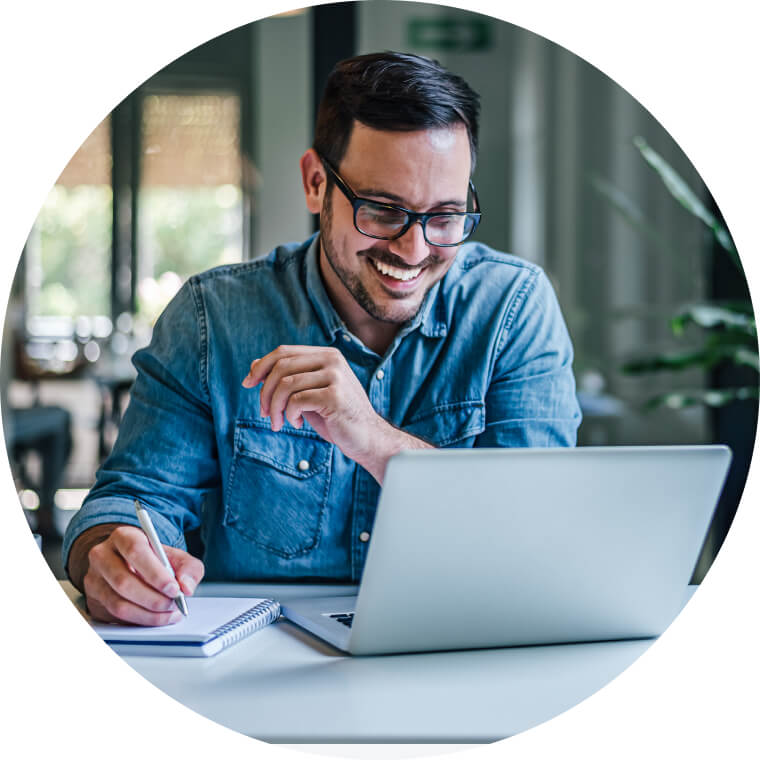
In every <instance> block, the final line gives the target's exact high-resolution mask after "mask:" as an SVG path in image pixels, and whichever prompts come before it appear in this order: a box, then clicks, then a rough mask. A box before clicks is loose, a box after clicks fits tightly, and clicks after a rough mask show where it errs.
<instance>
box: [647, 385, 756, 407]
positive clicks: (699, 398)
mask: <svg viewBox="0 0 760 760" xmlns="http://www.w3.org/2000/svg"><path fill="white" fill-rule="evenodd" d="M759 397H760V389H758V387H757V386H756V385H747V386H742V387H740V388H721V389H720V390H718V389H715V388H708V389H705V390H702V389H697V390H687V391H676V392H672V393H663V394H662V395H660V396H655V397H654V398H652V399H650V400H649V401H647V402H646V404H645V405H644V409H645V410H646V411H652V410H654V409H659V408H660V407H663V406H667V407H668V408H669V409H683V408H684V407H687V406H696V405H697V404H704V405H705V406H710V407H719V406H725V405H726V404H730V403H731V402H732V401H745V400H747V399H753V398H759Z"/></svg>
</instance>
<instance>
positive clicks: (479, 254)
mask: <svg viewBox="0 0 760 760" xmlns="http://www.w3.org/2000/svg"><path fill="white" fill-rule="evenodd" d="M456 265H457V270H458V272H459V273H461V274H468V275H469V276H471V277H476V278H488V277H491V276H494V275H499V276H501V277H507V278H515V277H519V278H522V277H536V276H537V275H539V274H540V273H541V272H542V271H543V270H542V269H541V267H540V266H539V265H538V264H534V263H533V262H532V261H527V260H526V259H521V258H520V257H519V256H515V255H514V254H512V253H504V252H503V251H497V250H496V249H495V248H491V247H490V246H488V245H485V244H484V243H465V244H464V245H463V246H462V247H461V248H460V249H459V253H458V255H457V260H456Z"/></svg>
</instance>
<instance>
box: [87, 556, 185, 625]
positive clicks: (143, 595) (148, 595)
mask: <svg viewBox="0 0 760 760" xmlns="http://www.w3.org/2000/svg"><path fill="white" fill-rule="evenodd" d="M90 571H91V572H90V574H91V575H92V579H91V580H94V579H95V578H97V580H98V582H100V581H101V580H102V582H103V583H104V584H105V585H106V586H107V587H108V588H109V589H111V590H112V591H113V592H114V593H115V594H116V595H117V596H118V597H119V598H121V599H124V600H127V601H129V602H130V603H133V604H135V605H139V606H140V607H141V608H143V609H144V610H150V611H152V612H166V611H167V610H170V609H171V606H172V599H173V598H174V596H177V594H176V593H175V594H174V595H173V596H170V595H169V594H162V593H160V592H158V591H157V590H156V589H155V588H153V587H152V586H150V585H149V584H148V583H146V581H145V580H144V579H143V578H142V577H141V576H138V575H136V574H135V573H134V572H132V570H131V568H130V566H129V564H128V563H127V562H126V561H125V559H124V557H123V556H122V555H121V554H119V552H118V551H117V550H116V548H115V547H114V546H113V545H112V544H111V543H110V542H108V541H104V542H103V543H102V544H98V546H95V547H93V549H92V551H91V552H90ZM175 586H176V582H175ZM99 587H100V586H98V588H99ZM176 587H177V591H179V587H178V586H176ZM99 598H101V601H102V595H100V597H99ZM114 614H115V613H114ZM122 619H123V618H122Z"/></svg>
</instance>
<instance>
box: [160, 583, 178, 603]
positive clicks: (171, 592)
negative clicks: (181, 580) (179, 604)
mask: <svg viewBox="0 0 760 760" xmlns="http://www.w3.org/2000/svg"><path fill="white" fill-rule="evenodd" d="M161 593H162V594H164V595H165V596H168V597H170V598H171V599H174V597H175V596H179V586H178V585H177V584H176V582H175V581H172V582H171V583H167V584H166V585H165V586H164V587H163V588H162V589H161Z"/></svg>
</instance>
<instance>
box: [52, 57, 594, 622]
mask: <svg viewBox="0 0 760 760" xmlns="http://www.w3.org/2000/svg"><path fill="white" fill-rule="evenodd" d="M478 109H479V104H478V96H477V94H476V93H475V92H473V90H472V89H470V87H469V86H468V85H467V84H466V83H465V82H464V80H462V79H461V78H460V77H458V76H455V75H453V74H451V73H450V72H448V71H446V70H445V69H443V68H442V67H441V66H439V65H438V64H437V63H436V62H434V61H430V60H428V59H426V58H421V57H417V56H410V55H400V54H394V53H384V54H376V55H370V56H361V57H357V58H354V59H350V60H347V61H344V62H342V63H340V64H338V65H337V66H336V68H335V69H334V71H333V72H332V74H331V76H330V78H329V81H328V83H327V87H326V90H325V95H324V98H323V100H322V103H321V104H320V109H319V114H318V118H317V126H316V133H315V139H314V147H313V148H310V149H309V150H307V151H306V153H305V154H304V155H303V157H302V158H301V164H300V166H301V173H302V178H303V186H304V192H305V196H306V205H307V207H308V209H309V211H311V212H312V213H315V214H319V215H320V230H321V231H320V234H319V235H318V236H314V237H313V238H312V239H311V240H308V241H306V242H305V243H303V244H300V245H294V244H291V245H288V246H281V247H280V248H278V249H276V250H275V251H273V252H272V253H271V254H270V255H269V256H268V257H266V258H265V259H260V260H256V261H252V262H248V263H244V264H239V265H233V266H226V267H221V268H217V269H214V270H211V271H209V272H205V273H203V274H200V275H196V276H195V277H192V278H191V279H190V280H189V281H188V282H187V283H186V284H185V286H184V287H183V288H182V290H181V291H180V292H179V293H178V295H177V296H176V297H175V299H174V300H173V302H172V303H171V304H170V305H169V306H168V307H167V309H166V311H165V313H164V314H163V315H162V317H161V318H160V319H159V321H158V322H157V324H156V327H155V330H154V335H153V340H152V342H151V345H150V346H149V347H148V348H147V349H144V350H142V351H139V352H138V353H137V354H136V355H135V358H134V363H135V365H136V367H137V369H138V378H137V380H136V382H135V385H134V388H133V391H132V396H131V401H130V405H129V408H128V410H127V412H126V413H125V416H124V420H123V422H122V425H121V429H120V433H119V439H118V441H117V443H116V446H115V448H114V451H113V453H112V455H111V456H110V457H109V459H108V460H107V461H106V462H105V464H104V466H103V467H102V469H101V470H100V472H99V473H98V476H97V482H96V485H95V486H94V488H93V489H92V491H91V492H90V494H89V496H88V498H87V500H86V501H85V504H84V505H83V507H82V509H81V510H80V511H79V513H78V514H77V515H76V516H75V517H74V519H73V520H72V522H71V524H70V526H69V529H68V531H67V535H66V539H65V542H64V562H65V563H66V566H67V569H68V572H69V575H70V577H71V579H72V581H73V582H74V584H75V585H76V586H77V587H78V588H79V589H81V590H83V591H84V592H85V594H86V595H87V600H88V604H89V607H90V610H91V612H92V613H93V615H95V616H96V617H99V618H102V619H104V620H114V619H119V620H126V621H130V622H134V623H139V624H144V625H162V624H165V623H168V622H172V621H173V620H175V619H177V616H178V615H179V613H178V612H176V611H174V612H173V611H172V609H173V604H172V601H171V600H172V598H173V597H174V596H175V595H176V593H177V582H178V583H179V586H180V587H181V589H182V591H183V592H185V593H186V594H191V593H192V592H193V590H194V588H195V586H196V585H197V583H198V582H199V580H200V579H201V577H202V576H203V574H204V570H205V573H206V577H207V578H210V579H217V580H221V579H225V580H253V579H269V580H277V579H280V580H282V579H297V578H306V577H309V578H320V579H325V580H327V579H331V580H346V581H354V582H356V581H358V580H359V578H360V576H361V571H362V567H363V564H364V559H365V557H366V551H367V546H368V541H369V538H370V534H371V530H372V523H373V519H374V513H375V508H376V504H377V499H378V496H379V490H380V485H381V484H382V480H383V475H384V472H385V467H386V465H387V462H388V459H389V458H390V457H391V456H392V455H393V454H395V453H397V452H398V451H401V450H402V449H410V448H431V447H444V446H557V445H559V446H568V445H573V444H574V442H575V434H576V430H577V426H578V423H579V420H580V413H579V410H578V405H577V402H576V399H575V387H574V382H573V376H572V372H571V362H572V348H571V345H570V340H569V337H568V335H567V331H566V329H565V325H564V323H563V320H562V317H561V314H560V311H559V307H558V305H557V302H556V299H555V297H554V294H553V292H552V289H551V287H550V286H549V284H548V282H547V279H546V277H545V276H544V274H543V273H542V272H541V270H540V269H539V268H538V267H536V266H534V265H532V264H529V263H527V262H524V261H521V260H520V259H517V258H515V257H512V256H508V255H506V254H502V253H498V252H496V251H493V250H491V249H489V248H487V247H485V246H482V245H478V244H472V243H469V244H467V245H462V243H464V241H465V240H466V239H467V238H468V237H469V236H470V234H471V233H472V231H473V230H474V228H475V227H476V226H477V223H478V221H479V218H480V214H479V213H478V207H477V196H476V193H475V188H474V186H473V185H472V184H471V182H470V177H471V174H472V171H473V168H474V165H475V158H476V154H477V136H478ZM469 208H471V210H469V211H468V209H469ZM241 381H242V383H241ZM134 499H139V500H140V502H142V503H143V504H144V505H146V506H147V507H149V508H150V509H151V511H152V513H153V516H154V522H155V525H156V529H157V531H158V534H159V536H160V538H161V540H162V542H163V543H165V544H166V545H167V553H168V555H169V559H170V561H171V563H172V565H173V567H174V568H175V572H176V577H177V582H175V581H174V579H173V578H172V577H171V574H170V573H169V572H168V571H167V570H165V569H164V568H163V567H162V566H161V564H160V563H159V562H158V560H157V559H156V557H155V555H154V554H153V552H152V551H151V549H150V547H149V545H148V542H147V540H146V538H145V536H144V535H143V534H142V532H141V531H140V530H139V529H138V528H137V527H135V526H136V525H137V519H136V517H135V512H134V506H133V505H134ZM466 510H467V505H464V504H463V505H462V511H463V513H464V514H466ZM198 528H199V529H200V534H201V538H202V542H203V546H204V548H203V563H202V562H201V560H200V559H198V558H196V557H193V556H191V555H190V554H189V553H188V552H187V551H186V544H185V537H184V534H185V533H187V532H188V531H193V530H195V529H198ZM420 542H421V544H424V542H425V536H420Z"/></svg>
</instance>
